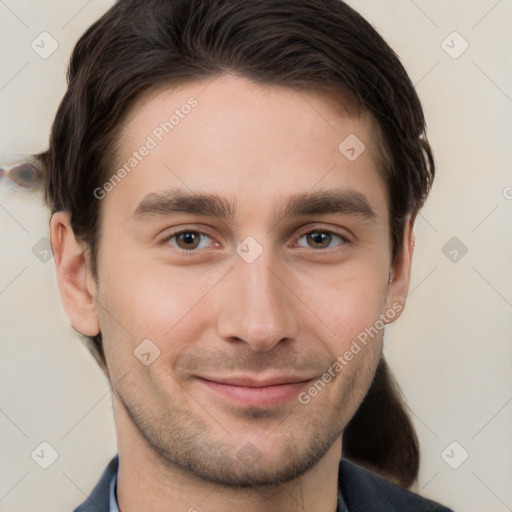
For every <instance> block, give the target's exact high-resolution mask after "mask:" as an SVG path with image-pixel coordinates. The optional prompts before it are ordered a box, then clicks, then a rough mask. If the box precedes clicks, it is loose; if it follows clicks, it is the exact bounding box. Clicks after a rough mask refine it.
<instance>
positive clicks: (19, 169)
mask: <svg viewBox="0 0 512 512" xmlns="http://www.w3.org/2000/svg"><path fill="white" fill-rule="evenodd" d="M0 178H8V179H9V180H11V181H12V182H13V183H14V184H15V185H17V186H18V187H21V188H26V189H30V188H33V187H35V186H36V185H37V183H38V182H39V180H40V178H41V172H40V170H39V168H38V167H37V166H36V165H34V164H33V163H31V162H21V163H19V164H16V165H14V166H13V167H10V168H9V169H2V168H0Z"/></svg>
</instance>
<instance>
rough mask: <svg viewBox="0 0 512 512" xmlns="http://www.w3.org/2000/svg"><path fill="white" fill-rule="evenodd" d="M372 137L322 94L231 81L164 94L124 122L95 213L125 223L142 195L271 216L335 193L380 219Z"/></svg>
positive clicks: (380, 189) (368, 123)
mask: <svg viewBox="0 0 512 512" xmlns="http://www.w3.org/2000/svg"><path fill="white" fill-rule="evenodd" d="M376 133H377V131H376V125H375V122H374V120H373V118H372V117H371V116H370V115H369V114H368V113H365V112H362V113H360V114H359V115H357V114H356V113H355V112H354V111H353V110H350V109H348V108H347V107H346V105H344V104H343V103H342V102H340V101H337V100H336V99H335V98H334V97H333V96H332V95H329V94H327V93H319V92H310V91H298V90H294V89H291V88H288V87H283V86H275V85H272V86H268V85H261V84H256V83H254V82H252V81H250V80H248V79H245V78H242V77H238V76H233V75H223V76H221V77H217V78H215V79H212V80H209V81H200V82H192V83H187V84H183V85H180V86H179V87H174V88H173V87H169V88H163V89H160V90H158V91H153V92H152V93H148V94H145V95H144V96H142V97H141V98H139V100H138V101H137V102H136V104H135V105H134V106H133V107H132V109H131V110H130V112H129V114H128V115H127V117H126V119H125V121H124V123H123V126H122V130H121V132H120V137H119V139H118V144H117V148H116V151H115V161H116V162H115V166H114V173H116V172H117V170H119V169H122V168H124V169H125V171H126V172H123V173H122V174H123V179H122V180H118V183H116V185H115V187H111V188H112V191H111V192H110V193H109V194H108V196H107V200H106V201H104V203H106V204H103V205H102V207H105V208H106V207H107V203H109V202H111V201H120V200H121V199H123V203H124V204H125V205H126V206H128V205H129V206H130V207H132V211H131V212H126V213H127V214H128V213H133V209H134V208H136V207H137V204H138V203H139V202H140V201H141V200H143V198H144V197H145V196H146V195H147V194H149V193H158V192H160V191H162V190H166V189H173V190H175V189H176V188H182V189H183V190H185V191H187V192H189V193H207V192H214V193H215V194H217V195H220V196H224V197H226V198H227V199H235V198H237V199H238V201H237V202H238V204H239V205H241V207H242V208H246V209H247V210H248V211H249V210H250V209H252V210H254V211H262V210H264V211H270V210H271V211H272V213H275V211H276V206H278V205H279V203H281V202H282V201H283V199H284V198H285V197H286V196H291V195H297V194H299V193H304V192H307V191H318V190H321V189H338V188H340V189H347V190H350V191H355V192H360V193H362V194H364V195H365V196H366V197H367V198H368V202H369V203H371V204H372V205H373V207H374V209H375V210H376V211H377V213H378V214H380V215H381V216H382V217H385V216H386V213H387V199H386V197H387V194H386V190H385V184H384V182H383V180H382V179H381V176H380V173H379V169H378V165H379V158H378V148H377V136H376ZM145 148H146V149H145ZM141 153H144V155H143V156H141ZM354 157H355V158H354ZM270 205H272V208H270Z"/></svg>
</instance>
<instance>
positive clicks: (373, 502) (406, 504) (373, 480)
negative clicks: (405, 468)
mask: <svg viewBox="0 0 512 512" xmlns="http://www.w3.org/2000/svg"><path fill="white" fill-rule="evenodd" d="M338 484H339V488H340V491H341V493H342V495H343V498H344V500H345V502H346V504H347V507H348V509H349V510H350V512H452V511H451V510H450V509H449V508H446V507H444V506H442V505H440V504H439V503H436V502H435V501H432V500H429V499H427V498H423V497H422V496H420V495H418V494H415V493H413V492H411V491H408V490H406V489H403V488H402V487H399V486H398V485H395V484H392V483H391V482H388V481H387V480H385V479H384V478H382V477H380V476H378V475H376V474H375V473H372V472H371V471H367V470H366V469H363V468H361V467H359V466H357V465H356V464H353V463H352V462H349V461H348V460H346V459H343V458H342V459H341V461H340V466H339V474H338Z"/></svg>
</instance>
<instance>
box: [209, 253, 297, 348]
mask: <svg viewBox="0 0 512 512" xmlns="http://www.w3.org/2000/svg"><path fill="white" fill-rule="evenodd" d="M279 268H281V267H280V266H279V265H277V264H276V262H275V260H274V258H273V257H272V255H271V254H270V251H263V252H262V253H261V254H260V255H259V256H258V257H257V258H256V259H255V260H254V261H252V262H247V261H246V260H244V259H243V257H237V259H236V261H235V267H234V268H233V270H232V271H231V272H230V273H229V281H228V282H226V283H224V288H223V290H224V292H223V298H222V301H221V306H220V307H221V310H220V314H219V319H218V330H219V335H220V336H222V337H223V338H224V339H226V340H227V339H230V340H232V341H233V340H236V339H238V340H242V341H244V342H246V343H248V344H249V345H250V347H251V349H252V350H254V351H257V352H267V351H269V350H272V349H273V348H274V347H275V346H276V345H277V344H278V343H279V342H280V341H282V340H283V339H290V338H294V337H295V336H296V335H297V325H296V324H297V317H296V315H295V313H294V307H295V306H296V305H295V304H293V296H292V294H291V293H290V291H289V290H288V289H287V288H286V286H285V285H284V284H283V282H282V281H281V279H282V277H281V278H280V277H278V276H279V270H278V269H279Z"/></svg>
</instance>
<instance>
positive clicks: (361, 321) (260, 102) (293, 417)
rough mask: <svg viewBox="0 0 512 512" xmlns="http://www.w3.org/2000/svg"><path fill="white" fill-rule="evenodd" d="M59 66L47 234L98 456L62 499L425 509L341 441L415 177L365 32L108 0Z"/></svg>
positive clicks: (414, 129) (405, 122) (411, 104)
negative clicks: (87, 388)
mask: <svg viewBox="0 0 512 512" xmlns="http://www.w3.org/2000/svg"><path fill="white" fill-rule="evenodd" d="M68 78H69V87H68V90H67V92H66V95H65V97H64V99H63V100H62V103H61V105H60V107H59V110H58V112H57V115H56V119H55V122H54V125H53V128H52V135H51V141H50V148H49V151H48V152H47V153H45V154H44V155H41V159H42V161H43V163H44V164H45V166H46V168H47V172H48V176H47V190H46V197H47V200H48V203H49V205H50V207H51V209H52V213H53V216H52V219H51V223H50V233H51V241H52V247H53V251H54V257H55V262H56V266H57V275H58V282H59V288H60V292H61V297H62V300H63V304H64V307H65V309H66V312H67V314H68V316H69V318H70V320H71V322H72V324H73V326H74V328H75V329H76V330H78V331H79V332H81V333H82V334H84V335H86V336H87V337H88V338H89V341H90V347H91V350H92V351H93V353H94V354H95V356H96V358H97V360H98V361H99V362H100V364H101V365H102V366H103V368H104V369H105V371H106V373H107V375H108V377H109V379H110V381H111V383H112V390H113V403H114V414H115V421H116V430H117V439H118V451H119V456H118V457H116V458H115V459H114V460H113V461H112V462H111V463H110V465H109V466H108V468H107V469H106V471H105V473H104V475H103V476H102V478H101V480H100V482H99V484H98V485H97V487H96V489H95V490H94V491H93V492H92V494H91V495H90V497H89V499H88V500H87V501H86V502H85V503H84V504H83V505H82V506H80V507H79V508H78V509H77V510H78V511H81V512H84V511H92V510H101V511H106V512H107V511H112V512H116V511H118V510H119V511H120V512H133V511H142V510H143V511H152V512H153V511H154V512H159V511H163V510H166V511H167V510H173V511H174V510H189V511H194V510H199V511H203V510H204V511H210V510H211V511H213V510H223V511H230V510H240V509H242V510H244V511H249V512H252V511H260V510H265V511H280V512H283V511H295V510H310V511H315V512H333V511H335V510H337V511H350V512H356V511H363V510H364V511H365V512H368V511H379V512H380V511H405V510H407V511H412V510H415V511H416V510H418V511H422V510H448V509H446V508H444V507H442V506H441V505H438V504H436V503H434V502H431V501H429V500H426V499H424V498H421V497H420V496H418V495H415V494H413V493H410V492H408V491H406V490H404V489H402V488H400V487H398V486H395V485H393V484H391V483H389V482H387V481H386V480H384V479H382V478H380V477H378V476H376V475H374V474H373V473H371V472H368V471H365V470H363V469H362V468H360V467H358V466H356V465H354V464H352V463H350V462H348V461H347V460H345V459H344V458H341V454H342V435H343V432H344V430H345V428H346V426H347V424H348V423H349V421H350V420H351V418H352V417H353V416H354V415H355V413H356V411H357V410H358V408H359V406H360V404H361V403H362V401H363V399H364V397H365V395H366V394H367V392H368V389H369V387H370V385H371V383H372V380H373V378H374V375H375V373H376V370H377V368H378V366H379V361H380V360H381V355H382V343H383V330H384V325H385V324H387V323H390V322H392V321H394V320H396V319H397V318H398V317H399V316H400V315H401V313H402V311H403V308H404V306H405V297H406V295H407V291H408V287H409V279H410V270H411V261H412V254H413V245H414V244H413V234H412V230H413V225H414V219H415V217H416V214H417V212H418V210H419V209H420V208H421V206H422V205H423V203H424V201H425V199H426V197H427V195H428V192H429V190H430V187H431V183H432V179H433V176H434V166H433V160H432V155H431V151H430V147H429V145H428V143H427V141H426V137H425V126H424V119H423V114H422V110H421V105H420V102H419V100H418V98H417V95H416V93H415V91H414V88H413V87H412V85H411V82H410V80H409V79H408V77H407V74H406V72H405V71H404V69H403V67H402V66H401V64H400V62H399V61H398V59H397V58H396V56H395V55H394V53H393V52H392V50H391V49H390V48H389V47H388V46H387V44H386V43H385V42H384V41H383V40H382V38H381V37H380V36H379V35H378V34H377V33H376V32H375V31H374V30H373V29H372V27H371V26H370V25H369V24H368V23H367V22H366V21H364V20H363V19H362V18H361V17H360V16H359V15H358V14H357V13H356V12H354V11H353V10H352V9H351V8H350V7H348V6H347V5H346V4H344V3H342V2H340V1H338V0H315V1H313V0H311V1H304V2H296V1H295V0H279V1H278V0H261V1H258V2H247V1H246V0H245V1H242V0H230V1H229V2H228V1H220V0H149V1H147V2H137V1H135V0H121V1H119V2H118V3H117V4H115V5H114V6H113V7H112V9H110V11H108V12H107V13H106V14H105V15H104V16H103V17H102V18H101V19H100V20H98V21H97V22H96V23H95V24H94V25H93V26H92V27H91V28H90V29H89V30H88V31H87V32H86V33H85V34H84V36H83V37H82V38H81V39H80V40H79V42H78V43H77V46H76V48H75V50H74V53H73V56H72V58H71V64H70V69H69V77H68ZM376 428H378V425H376ZM340 459H341V462H340Z"/></svg>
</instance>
